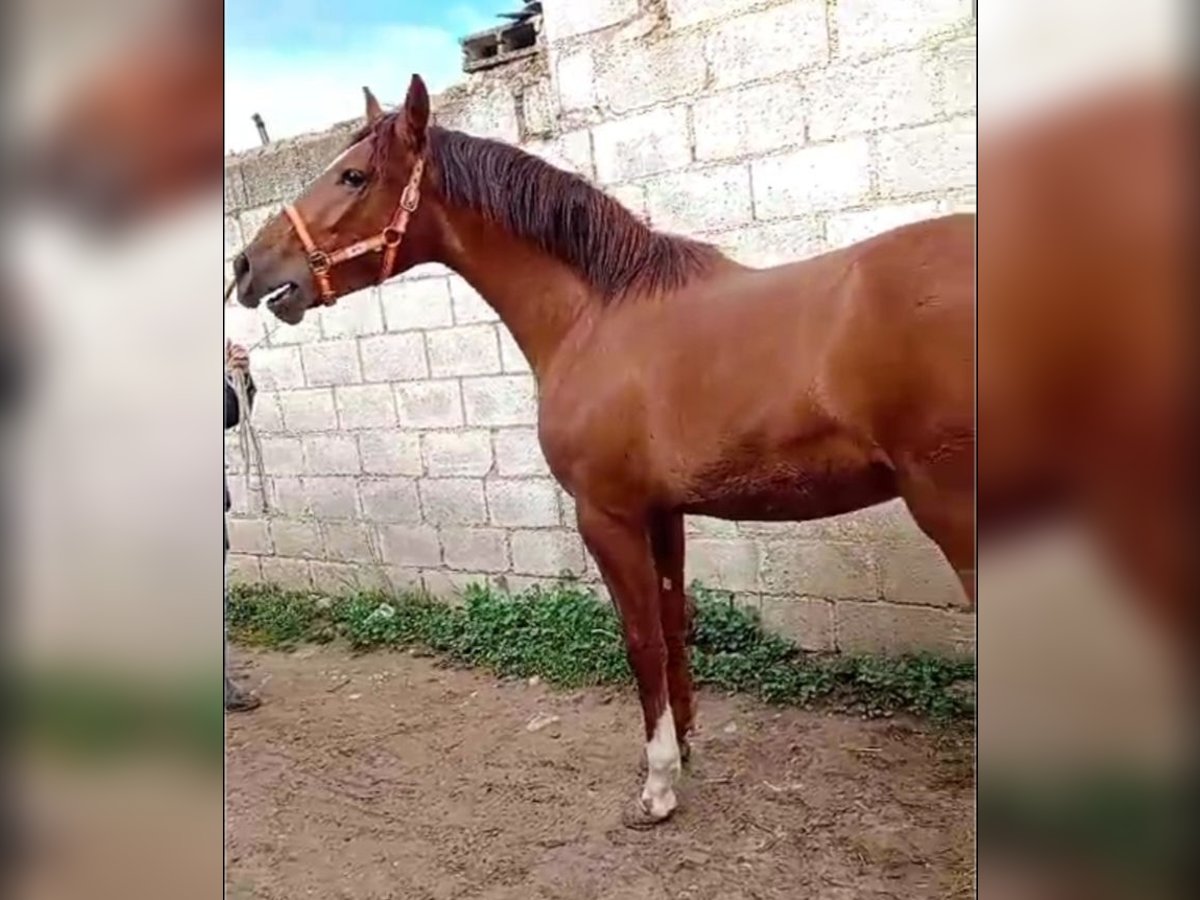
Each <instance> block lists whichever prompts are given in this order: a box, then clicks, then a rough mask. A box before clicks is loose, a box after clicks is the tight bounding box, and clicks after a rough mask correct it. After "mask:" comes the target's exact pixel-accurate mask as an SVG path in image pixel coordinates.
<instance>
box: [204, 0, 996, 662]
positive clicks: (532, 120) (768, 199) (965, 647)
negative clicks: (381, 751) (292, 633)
mask: <svg viewBox="0 0 1200 900" xmlns="http://www.w3.org/2000/svg"><path fill="white" fill-rule="evenodd" d="M971 6H972V4H971V3H970V2H969V0H904V2H896V0H590V2H588V3H575V2H565V0H547V3H546V4H545V35H544V37H545V40H546V48H545V51H544V52H543V53H542V54H540V55H539V56H537V57H535V58H533V59H530V60H526V61H523V62H521V63H517V64H514V65H512V66H506V67H501V68H498V69H495V70H491V71H489V72H485V73H481V74H479V75H475V76H471V77H470V78H469V79H468V80H467V81H466V82H465V83H464V84H462V85H459V86H456V87H455V88H453V89H451V90H450V91H447V92H445V93H444V94H442V95H440V96H439V97H437V98H435V101H434V110H435V115H436V117H437V120H438V121H439V123H440V124H443V125H446V126H448V127H455V128H461V129H463V130H466V131H469V132H471V133H474V134H478V135H484V136H489V137H496V138H500V139H503V140H507V141H511V142H514V143H519V144H521V145H522V146H523V147H524V148H525V149H526V150H528V151H529V152H531V153H534V154H536V155H538V156H540V157H542V158H544V159H546V160H547V161H549V162H551V163H553V164H555V165H558V166H560V167H563V168H566V169H569V170H571V171H574V172H577V173H579V174H581V175H583V176H585V177H587V178H589V179H591V180H592V181H593V182H595V183H596V184H598V185H599V186H600V187H602V188H603V189H604V190H606V191H608V192H610V193H611V194H613V195H614V196H615V197H617V198H618V199H619V200H620V201H621V202H623V203H624V204H625V205H626V206H627V207H629V208H630V209H631V210H632V211H633V212H635V213H636V214H637V215H639V216H642V217H643V218H644V219H646V220H647V221H648V222H649V223H650V224H651V225H652V226H653V227H656V228H660V229H664V230H669V231H676V232H681V233H686V234H691V235H695V236H700V237H704V238H706V239H708V240H710V241H712V242H714V243H716V244H717V245H718V246H720V247H721V248H723V249H724V250H725V251H726V252H727V253H729V254H730V255H731V256H734V257H735V258H738V259H740V260H742V261H744V262H747V263H749V264H753V265H771V264H775V263H780V262H784V261H788V260H792V259H798V258H802V257H805V256H809V255H812V254H815V253H818V252H821V251H823V250H826V249H830V248H834V247H837V246H842V245H845V244H847V243H852V242H854V241H857V240H860V239H862V238H865V237H867V236H869V235H872V234H875V233H878V232H880V231H883V230H886V229H887V228H890V227H893V226H896V225H899V224H902V223H904V222H908V221H913V220H916V219H921V218H927V217H931V216H935V215H939V214H943V213H947V212H951V211H959V210H969V209H973V208H974V203H975V199H974V195H975V156H974V153H975V139H974V133H975V88H974V73H975V31H974V27H975V25H974V21H973V18H972V11H971ZM385 99H388V98H385ZM391 99H393V100H395V101H398V100H399V99H400V98H391ZM357 102H358V94H357V86H348V87H347V108H348V110H354V111H357V110H356V109H355V107H354V104H356V103H357ZM355 124H356V123H355V122H346V123H340V124H338V125H336V126H333V127H332V128H331V129H330V130H329V131H328V132H325V133H323V134H319V135H310V136H306V137H303V138H298V139H295V140H291V141H286V142H279V143H276V144H272V145H270V146H268V147H265V148H261V149H258V150H255V151H251V152H249V153H245V154H241V155H238V156H233V157H230V158H229V159H227V160H226V169H225V173H226V178H225V181H226V207H227V210H226V211H227V217H226V223H225V226H226V250H227V256H232V255H233V254H234V253H235V252H236V250H237V249H238V248H239V247H240V246H241V245H242V244H243V243H244V242H245V241H246V240H248V239H249V238H250V237H251V236H252V235H253V233H254V232H255V231H256V230H257V228H258V227H260V226H261V224H262V223H263V222H264V221H266V220H267V218H269V217H270V216H271V215H273V214H274V213H275V212H276V211H277V210H278V208H279V204H280V203H282V202H283V201H285V200H286V199H289V198H290V197H291V196H293V195H294V194H295V193H296V192H297V191H298V189H299V188H300V187H301V186H302V185H303V184H305V183H306V182H307V181H308V180H309V179H311V178H312V177H313V176H314V175H315V174H316V172H318V171H319V170H320V169H321V168H322V167H323V166H324V165H325V164H326V162H327V161H328V160H329V159H331V158H332V157H333V156H334V155H336V153H337V152H339V150H340V149H341V147H342V146H343V145H344V143H345V138H346V135H347V133H348V132H349V131H350V129H351V128H352V127H353V126H354V125H355ZM226 326H227V333H228V334H229V336H231V337H233V338H234V339H236V340H239V341H242V342H244V343H246V344H251V345H254V349H253V350H252V353H251V358H252V365H253V370H254V372H255V374H256V376H257V378H258V381H259V385H260V388H261V393H260V395H259V400H258V403H257V408H256V410H255V413H254V421H255V424H256V425H257V427H258V429H259V431H260V433H261V435H262V440H263V453H264V458H265V466H266V470H267V485H266V488H267V491H268V495H269V501H270V502H269V512H268V513H267V514H263V513H262V512H261V510H260V509H259V507H258V506H257V503H256V499H255V495H254V494H253V492H252V493H251V494H250V495H247V491H246V487H245V484H244V482H243V480H242V477H241V475H240V474H239V472H240V471H241V468H242V466H243V465H244V463H243V461H242V460H241V459H240V455H239V452H238V450H237V444H236V439H235V438H234V436H232V435H230V436H229V439H228V452H227V454H226V456H227V460H228V461H229V465H230V470H231V472H230V489H231V492H232V493H233V495H234V502H235V511H234V515H233V517H232V520H231V523H230V536H231V541H232V543H233V552H232V557H231V566H232V575H233V577H234V578H235V579H243V580H257V579H267V580H273V581H278V582H283V583H286V584H292V585H298V586H310V585H311V586H315V587H318V588H329V589H334V588H338V587H341V586H344V585H346V584H348V583H357V584H374V583H381V584H382V583H387V584H391V585H393V586H396V587H403V586H420V587H424V588H426V589H428V590H429V591H431V592H433V593H435V594H440V595H446V596H451V595H453V593H454V592H455V591H457V590H458V589H460V588H461V587H462V586H464V585H465V584H466V583H468V582H470V581H472V580H478V579H491V580H493V581H495V580H499V581H501V582H503V583H506V584H507V585H508V586H510V587H513V588H520V587H523V586H526V585H527V584H530V583H533V582H535V581H546V580H550V579H553V578H555V577H557V576H558V575H560V574H561V573H563V572H571V573H575V574H577V575H578V576H579V577H581V578H584V579H587V580H590V581H596V580H597V573H596V570H595V567H594V565H593V563H592V562H591V561H590V559H588V558H587V556H586V554H585V553H584V550H583V547H582V544H581V542H580V540H579V537H578V535H577V534H576V533H575V530H574V527H573V510H572V506H571V501H570V498H569V497H567V496H566V495H565V494H564V493H563V492H562V491H561V490H560V489H559V488H558V486H557V485H556V484H555V482H554V481H553V480H552V479H551V478H550V476H549V473H548V471H547V469H546V466H545V463H544V461H543V459H542V456H541V452H540V450H539V448H538V444H537V438H536V429H535V424H536V394H537V390H536V385H535V383H534V380H533V378H532V376H531V375H530V373H529V368H528V366H527V364H526V363H525V360H524V358H523V357H522V356H521V354H520V352H519V350H518V349H517V347H516V345H515V343H514V342H513V341H512V339H511V337H510V335H509V334H508V332H507V330H506V329H505V327H504V326H503V324H501V323H499V322H498V320H497V317H496V316H495V314H494V313H493V312H492V310H491V308H490V307H488V306H487V304H486V303H484V302H483V300H482V299H481V298H480V297H479V296H478V295H477V294H476V293H475V292H474V291H473V290H472V289H471V287H470V286H469V285H468V284H467V283H466V282H465V281H463V280H462V279H461V278H459V277H458V276H457V275H455V274H453V273H451V272H449V271H447V270H445V269H441V268H439V267H436V266H426V267H422V268H420V269H418V270H414V271H412V272H410V273H407V274H406V275H405V276H404V277H402V278H398V279H394V280H393V281H391V282H389V283H388V284H386V285H383V286H382V287H381V288H377V289H373V290H369V291H364V292H361V293H359V294H357V295H354V296H351V297H348V298H344V299H343V300H341V301H340V302H339V304H338V305H337V307H335V308H333V309H330V310H326V311H323V312H321V313H319V314H314V315H310V316H309V317H308V318H307V319H306V320H305V322H304V323H302V324H301V325H300V326H298V327H294V328H293V327H288V326H283V325H279V324H278V323H276V322H275V321H274V320H273V319H270V318H269V316H268V315H267V314H265V313H262V312H259V311H250V310H244V309H241V308H231V309H230V310H229V311H228V312H227V314H226ZM688 531H689V533H690V536H691V537H690V542H689V545H688V574H689V578H699V579H701V580H702V581H703V582H705V583H707V584H709V585H711V586H714V587H721V588H726V589H729V590H732V591H735V592H736V594H737V597H738V599H739V600H740V601H741V602H743V603H746V604H749V605H753V606H755V607H757V608H759V609H760V610H761V612H762V614H763V616H764V619H765V621H766V622H767V623H768V624H769V625H770V626H771V627H773V628H775V629H777V630H779V631H782V632H784V633H787V634H789V635H790V636H792V637H794V638H795V639H797V640H798V641H799V642H800V644H801V645H802V646H804V647H807V648H811V649H819V650H833V649H838V650H844V651H851V652H854V651H884V652H893V651H902V650H911V649H933V650H939V651H949V652H969V651H971V650H972V649H973V645H974V619H973V617H972V616H971V615H970V614H969V613H967V612H966V611H965V610H964V609H963V600H962V596H961V592H960V589H959V587H958V585H957V583H956V582H955V581H954V579H953V576H952V575H951V574H950V572H949V569H948V566H947V565H946V564H945V563H944V561H943V560H942V558H941V556H940V554H939V553H938V551H937V550H936V548H935V547H934V546H933V545H932V543H931V542H929V541H928V540H927V539H926V538H925V537H924V536H923V535H922V534H921V533H920V532H919V531H918V530H917V529H916V527H915V525H914V524H913V522H912V520H911V519H910V518H909V516H908V515H907V513H906V511H905V510H904V509H903V507H902V506H901V505H900V504H898V503H891V504H886V505H884V506H881V507H876V508H874V509H870V510H866V511H864V512H860V513H856V514H852V515H848V516H841V517H837V518H834V519H829V520H825V521H821V522H811V523H801V524H786V525H768V524H756V523H730V522H722V521H715V520H706V519H702V518H694V519H691V520H690V521H689V523H688Z"/></svg>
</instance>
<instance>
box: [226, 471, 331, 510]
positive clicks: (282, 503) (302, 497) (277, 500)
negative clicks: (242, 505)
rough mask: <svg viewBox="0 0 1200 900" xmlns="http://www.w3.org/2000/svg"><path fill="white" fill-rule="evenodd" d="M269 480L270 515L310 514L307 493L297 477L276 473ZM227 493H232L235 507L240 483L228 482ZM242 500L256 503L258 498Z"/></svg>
mask: <svg viewBox="0 0 1200 900" xmlns="http://www.w3.org/2000/svg"><path fill="white" fill-rule="evenodd" d="M269 480H270V488H271V490H270V494H269V497H270V501H271V514H272V515H276V516H294V517H300V516H311V515H312V506H311V505H310V504H309V500H308V494H307V493H306V492H305V489H304V483H303V482H302V481H301V480H300V479H299V478H293V477H292V476H290V475H277V476H275V477H273V478H271V479H269ZM234 484H238V490H237V493H235V491H234ZM229 493H230V494H233V495H234V498H235V509H236V499H237V494H238V493H242V491H241V485H240V483H237V482H230V483H229ZM243 497H244V494H243ZM243 502H251V503H255V504H257V502H258V500H257V498H249V501H246V500H243Z"/></svg>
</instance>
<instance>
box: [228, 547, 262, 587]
mask: <svg viewBox="0 0 1200 900" xmlns="http://www.w3.org/2000/svg"><path fill="white" fill-rule="evenodd" d="M226 572H227V573H228V576H229V583H230V584H231V585H233V584H258V583H259V582H260V581H262V564H261V562H260V560H259V558H258V557H257V556H247V555H246V554H245V553H230V554H229V561H228V563H227V564H226Z"/></svg>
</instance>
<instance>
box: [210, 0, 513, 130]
mask: <svg viewBox="0 0 1200 900" xmlns="http://www.w3.org/2000/svg"><path fill="white" fill-rule="evenodd" d="M523 5H524V4H523V3H522V2H521V0H225V150H226V152H230V151H237V150H245V149H248V148H250V147H256V146H258V144H259V139H258V132H257V131H256V130H255V127H254V123H253V122H252V121H251V116H252V115H253V114H254V113H256V112H257V113H260V114H261V115H262V117H263V120H264V121H265V122H266V126H267V131H268V133H269V134H270V136H271V139H272V140H276V139H279V138H286V137H291V136H293V135H297V134H303V133H304V132H307V131H318V130H321V129H323V128H325V127H327V126H329V125H332V124H333V123H335V122H340V121H344V120H345V119H351V118H354V117H355V116H359V115H362V112H363V98H362V87H363V85H367V86H369V87H370V88H371V90H372V91H373V92H374V93H375V95H376V96H377V97H378V98H379V100H380V102H381V103H383V104H384V106H389V105H392V104H396V103H399V102H400V101H402V100H403V99H404V91H405V88H406V87H407V86H408V81H409V78H410V77H411V76H412V74H413V73H414V72H415V73H418V74H420V75H421V77H422V78H424V79H425V81H426V83H427V84H428V85H429V89H430V91H432V92H435V93H436V92H437V91H440V90H442V89H444V88H446V87H448V86H449V85H451V84H453V83H454V82H456V81H458V80H459V79H460V78H462V77H463V72H462V63H461V60H462V51H461V49H460V48H459V44H458V39H459V38H461V37H464V36H465V35H468V34H471V33H472V32H475V31H479V30H481V29H484V28H489V27H491V26H493V25H496V24H500V23H501V20H500V19H498V18H496V14H497V13H500V12H512V11H515V10H518V9H520V8H521V7H522V6H523Z"/></svg>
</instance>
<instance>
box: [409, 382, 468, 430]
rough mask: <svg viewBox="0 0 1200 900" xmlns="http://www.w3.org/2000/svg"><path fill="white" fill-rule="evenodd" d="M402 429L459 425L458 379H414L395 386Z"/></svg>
mask: <svg viewBox="0 0 1200 900" xmlns="http://www.w3.org/2000/svg"><path fill="white" fill-rule="evenodd" d="M395 392H396V405H397V407H398V409H399V412H400V427H402V428H458V427H460V426H461V425H462V424H463V409H462V397H461V394H460V388H459V384H458V381H456V380H446V381H416V382H412V383H409V384H398V385H396V386H395Z"/></svg>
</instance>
